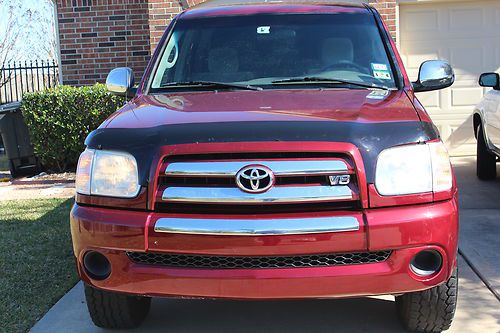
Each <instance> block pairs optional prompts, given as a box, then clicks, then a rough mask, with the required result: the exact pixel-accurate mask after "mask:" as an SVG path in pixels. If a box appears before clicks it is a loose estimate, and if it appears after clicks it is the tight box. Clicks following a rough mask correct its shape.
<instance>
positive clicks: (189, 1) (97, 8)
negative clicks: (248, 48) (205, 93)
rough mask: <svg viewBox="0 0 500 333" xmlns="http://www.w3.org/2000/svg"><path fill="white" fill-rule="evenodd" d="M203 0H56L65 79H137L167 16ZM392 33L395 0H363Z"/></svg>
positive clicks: (69, 81) (75, 82)
mask: <svg viewBox="0 0 500 333" xmlns="http://www.w3.org/2000/svg"><path fill="white" fill-rule="evenodd" d="M203 1H204V0H56V2H57V12H58V26H59V34H60V46H61V66H62V73H63V81H64V83H65V84H71V85H85V84H93V83H95V82H104V81H105V80H106V75H107V74H108V73H109V71H110V70H111V69H113V68H115V67H120V66H127V67H131V68H132V69H133V70H134V72H135V73H136V79H137V80H138V79H139V78H140V76H141V75H142V73H143V71H144V68H145V66H146V65H147V62H148V60H149V57H150V56H151V53H152V52H153V50H154V48H155V47H156V45H157V44H158V42H159V40H160V38H161V36H162V34H163V32H164V31H165V28H166V27H167V25H168V24H169V23H170V21H171V20H172V18H174V17H175V15H177V14H178V13H180V12H181V11H182V4H184V5H187V6H189V7H191V6H194V5H195V4H198V3H201V2H203ZM369 3H370V4H371V5H373V6H374V7H375V8H377V9H378V11H379V12H380V14H381V15H382V17H383V19H384V21H385V22H386V24H387V26H388V28H389V30H390V31H391V34H392V36H393V37H394V38H395V36H396V0H369Z"/></svg>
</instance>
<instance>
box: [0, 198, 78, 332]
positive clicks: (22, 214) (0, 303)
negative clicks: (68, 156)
mask: <svg viewBox="0 0 500 333" xmlns="http://www.w3.org/2000/svg"><path fill="white" fill-rule="evenodd" d="M72 202H73V200H72V199H41V200H19V201H17V200H12V201H0V290H1V295H0V332H9V333H10V332H26V331H27V330H29V329H30V328H31V327H32V326H33V324H34V323H35V322H36V321H37V320H38V319H39V318H40V317H41V316H42V315H43V314H44V313H45V312H46V311H47V310H48V309H50V307H51V306H52V305H53V304H54V303H56V302H57V300H59V298H61V297H62V296H63V295H64V293H65V292H66V291H68V290H69V289H70V288H71V287H73V286H74V285H75V283H76V282H77V280H78V278H77V275H76V272H75V266H74V259H73V253H72V247H71V236H70V231H69V211H70V208H71V204H72Z"/></svg>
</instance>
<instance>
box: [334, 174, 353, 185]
mask: <svg viewBox="0 0 500 333" xmlns="http://www.w3.org/2000/svg"><path fill="white" fill-rule="evenodd" d="M328 180H329V181H330V185H331V186H336V185H348V184H349V183H350V182H351V176H350V175H336V176H328Z"/></svg>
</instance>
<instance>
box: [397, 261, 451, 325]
mask: <svg viewBox="0 0 500 333" xmlns="http://www.w3.org/2000/svg"><path fill="white" fill-rule="evenodd" d="M457 296H458V275H457V270H456V269H455V271H454V272H453V274H452V275H451V277H450V279H449V280H448V281H446V283H443V284H441V285H439V286H436V287H433V288H431V289H427V290H424V291H417V292H414V293H408V294H404V295H402V296H397V297H396V308H397V311H398V315H399V318H400V320H401V322H402V324H403V325H404V327H405V328H406V329H407V330H409V331H412V332H425V333H436V332H442V331H446V330H447V329H448V328H450V325H451V322H452V320H453V316H454V315H455V309H456V307H457Z"/></svg>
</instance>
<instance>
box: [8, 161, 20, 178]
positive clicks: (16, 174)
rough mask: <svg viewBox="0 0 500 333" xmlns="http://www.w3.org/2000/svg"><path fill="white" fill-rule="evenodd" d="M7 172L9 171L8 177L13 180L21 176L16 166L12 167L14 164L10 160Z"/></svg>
mask: <svg viewBox="0 0 500 333" xmlns="http://www.w3.org/2000/svg"><path fill="white" fill-rule="evenodd" d="M9 170H10V176H11V177H12V178H13V179H14V178H18V177H19V176H21V174H20V173H19V172H18V170H17V168H16V166H15V165H14V162H13V161H12V160H9Z"/></svg>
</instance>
